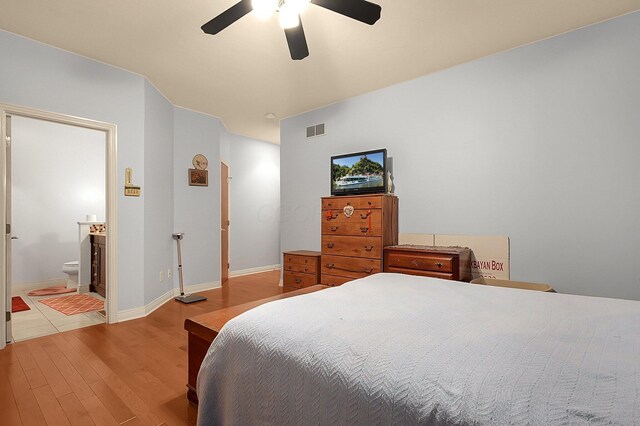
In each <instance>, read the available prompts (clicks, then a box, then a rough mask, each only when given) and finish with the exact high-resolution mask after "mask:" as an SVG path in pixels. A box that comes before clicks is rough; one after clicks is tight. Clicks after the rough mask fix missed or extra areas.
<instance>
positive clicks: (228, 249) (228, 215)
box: [220, 161, 231, 286]
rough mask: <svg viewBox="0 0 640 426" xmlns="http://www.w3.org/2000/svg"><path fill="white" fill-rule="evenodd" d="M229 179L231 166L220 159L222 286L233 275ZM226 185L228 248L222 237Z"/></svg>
mask: <svg viewBox="0 0 640 426" xmlns="http://www.w3.org/2000/svg"><path fill="white" fill-rule="evenodd" d="M223 166H224V167H226V168H227V178H226V179H225V180H226V182H225V181H223V179H222V169H223ZM229 179H231V168H230V167H229V165H228V164H227V163H225V162H224V161H220V285H221V286H224V285H226V284H227V283H228V282H229V278H230V275H231V268H230V266H229V265H230V264H231V261H230V259H229V257H230V254H231V247H230V246H231V238H229V228H230V226H231V217H230V213H231V205H230V200H231V194H230V189H231V185H229ZM225 185H226V189H227V190H226V193H227V200H226V201H227V221H228V223H227V228H226V229H227V231H226V232H227V247H226V248H225V247H224V244H223V238H222V234H223V232H224V231H223V229H222V217H223V214H222V209H223V205H224V203H223V199H222V194H223V192H224V191H223V186H225ZM225 249H226V252H227V265H226V266H225V265H224V262H223V259H224V258H223V256H222V253H223V251H224V250H225ZM225 269H226V271H227V274H226V277H227V279H226V281H225V280H224V279H223V277H224V275H223V271H224V270H225Z"/></svg>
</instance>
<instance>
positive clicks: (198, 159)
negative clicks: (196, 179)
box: [191, 154, 209, 170]
mask: <svg viewBox="0 0 640 426" xmlns="http://www.w3.org/2000/svg"><path fill="white" fill-rule="evenodd" d="M191 163H193V167H195V168H196V169H198V170H207V167H209V160H207V157H205V156H204V155H202V154H196V155H195V156H194V157H193V161H191Z"/></svg>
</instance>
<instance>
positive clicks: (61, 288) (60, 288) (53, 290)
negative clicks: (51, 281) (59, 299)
mask: <svg viewBox="0 0 640 426" xmlns="http://www.w3.org/2000/svg"><path fill="white" fill-rule="evenodd" d="M75 291H76V290H75V289H73V288H67V286H66V284H60V285H54V286H53V287H47V288H41V289H38V290H33V291H30V292H29V293H27V294H28V295H29V296H50V295H52V294H64V293H75Z"/></svg>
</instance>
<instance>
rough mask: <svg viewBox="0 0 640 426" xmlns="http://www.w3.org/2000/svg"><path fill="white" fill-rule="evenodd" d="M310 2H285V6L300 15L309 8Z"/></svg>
mask: <svg viewBox="0 0 640 426" xmlns="http://www.w3.org/2000/svg"><path fill="white" fill-rule="evenodd" d="M309 1H310V0H285V2H284V4H286V5H287V7H289V8H291V9H292V10H294V11H295V12H296V13H297V14H298V15H299V14H301V13H302V12H304V11H305V9H306V8H307V7H309Z"/></svg>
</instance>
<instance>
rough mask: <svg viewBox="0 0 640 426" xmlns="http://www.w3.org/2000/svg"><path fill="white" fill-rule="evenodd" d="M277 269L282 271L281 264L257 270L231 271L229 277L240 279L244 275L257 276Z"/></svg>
mask: <svg viewBox="0 0 640 426" xmlns="http://www.w3.org/2000/svg"><path fill="white" fill-rule="evenodd" d="M275 269H280V264H277V265H267V266H258V267H257V268H249V269H240V270H239V271H231V272H229V276H231V277H240V276H242V275H250V274H257V273H258V272H267V271H273V270H275Z"/></svg>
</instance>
